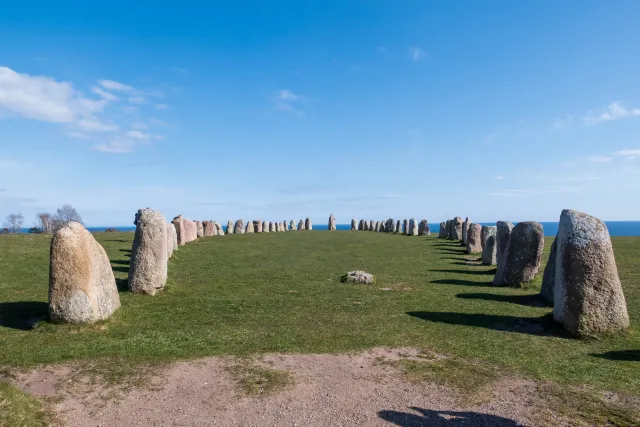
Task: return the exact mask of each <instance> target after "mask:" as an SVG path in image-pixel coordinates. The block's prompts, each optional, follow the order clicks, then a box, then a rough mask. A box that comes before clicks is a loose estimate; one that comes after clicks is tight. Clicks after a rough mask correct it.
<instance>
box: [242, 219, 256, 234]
mask: <svg viewBox="0 0 640 427" xmlns="http://www.w3.org/2000/svg"><path fill="white" fill-rule="evenodd" d="M255 231H256V230H255V227H254V226H253V221H251V220H249V221H247V227H246V228H245V229H244V232H245V233H254V232H255Z"/></svg>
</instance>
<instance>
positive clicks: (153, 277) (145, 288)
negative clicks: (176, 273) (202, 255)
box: [128, 208, 197, 295]
mask: <svg viewBox="0 0 640 427" xmlns="http://www.w3.org/2000/svg"><path fill="white" fill-rule="evenodd" d="M196 224H197V223H196ZM166 282H167V227H166V220H165V218H164V215H162V214H161V213H160V212H158V211H154V210H153V209H149V208H147V209H140V210H139V211H138V220H137V224H136V234H135V237H134V239H133V246H132V248H131V261H130V264H129V280H128V283H129V290H131V292H133V293H135V294H147V295H155V294H156V292H157V291H158V290H159V289H162V288H164V285H165V283H166Z"/></svg>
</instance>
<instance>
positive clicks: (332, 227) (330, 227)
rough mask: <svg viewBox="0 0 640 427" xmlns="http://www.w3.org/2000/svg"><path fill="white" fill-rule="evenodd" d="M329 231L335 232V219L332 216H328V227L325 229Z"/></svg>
mask: <svg viewBox="0 0 640 427" xmlns="http://www.w3.org/2000/svg"><path fill="white" fill-rule="evenodd" d="M327 229H328V230H329V231H336V217H335V216H333V214H331V215H329V225H328V228H327Z"/></svg>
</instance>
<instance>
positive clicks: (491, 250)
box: [480, 225, 498, 265]
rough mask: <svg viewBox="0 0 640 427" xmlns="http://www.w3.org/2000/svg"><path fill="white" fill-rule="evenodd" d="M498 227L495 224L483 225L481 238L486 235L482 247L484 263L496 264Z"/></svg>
mask: <svg viewBox="0 0 640 427" xmlns="http://www.w3.org/2000/svg"><path fill="white" fill-rule="evenodd" d="M497 230H498V229H497V227H495V226H487V225H484V226H482V231H481V232H480V239H481V240H482V239H483V236H484V239H485V240H484V247H483V248H482V263H483V264H484V265H496V255H497V244H496V233H497Z"/></svg>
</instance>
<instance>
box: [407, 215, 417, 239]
mask: <svg viewBox="0 0 640 427" xmlns="http://www.w3.org/2000/svg"><path fill="white" fill-rule="evenodd" d="M417 235H418V223H417V222H416V220H415V218H411V219H410V220H409V229H408V230H407V236H417Z"/></svg>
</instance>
